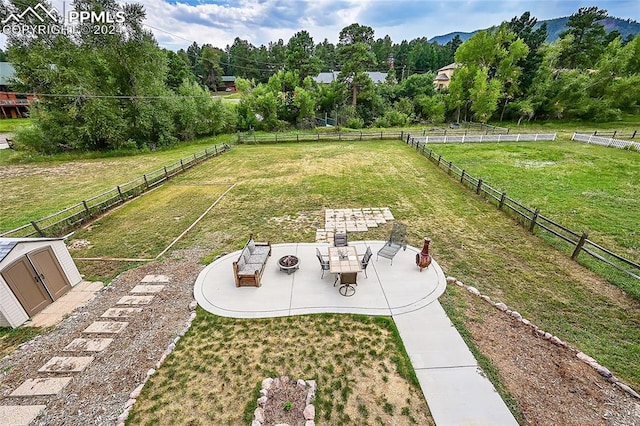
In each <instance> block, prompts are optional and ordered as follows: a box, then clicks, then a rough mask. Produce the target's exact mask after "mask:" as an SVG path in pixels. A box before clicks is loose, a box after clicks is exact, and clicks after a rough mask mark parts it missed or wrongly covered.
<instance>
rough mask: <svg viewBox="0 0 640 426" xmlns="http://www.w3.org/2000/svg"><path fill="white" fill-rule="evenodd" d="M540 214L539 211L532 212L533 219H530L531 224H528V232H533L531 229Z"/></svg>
mask: <svg viewBox="0 0 640 426" xmlns="http://www.w3.org/2000/svg"><path fill="white" fill-rule="evenodd" d="M539 214H540V209H537V208H536V211H534V212H533V217H532V218H531V224H529V232H533V228H535V226H536V221H537V220H538V215H539Z"/></svg>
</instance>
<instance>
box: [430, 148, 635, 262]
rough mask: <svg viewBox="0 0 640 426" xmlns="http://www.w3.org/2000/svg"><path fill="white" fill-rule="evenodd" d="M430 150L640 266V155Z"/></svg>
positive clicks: (564, 150) (563, 150)
mask: <svg viewBox="0 0 640 426" xmlns="http://www.w3.org/2000/svg"><path fill="white" fill-rule="evenodd" d="M430 147H431V149H432V150H434V152H436V153H437V154H440V155H442V156H443V158H446V160H447V161H453V163H454V164H456V165H457V166H458V167H460V168H462V169H465V170H466V172H468V173H470V174H471V175H473V176H474V177H476V178H482V180H483V181H484V182H486V183H487V184H489V185H491V186H492V187H493V188H495V189H497V190H498V191H500V192H502V191H504V192H506V193H507V194H508V195H509V196H510V197H511V198H513V199H515V200H518V201H520V202H521V203H522V204H524V205H526V206H529V207H530V208H539V209H540V214H542V215H544V216H546V217H547V218H550V219H552V220H553V221H555V222H558V223H561V224H563V225H565V226H566V227H568V228H569V229H572V230H574V231H575V232H577V233H582V232H583V231H587V232H588V233H589V238H590V239H591V240H593V241H595V242H597V243H599V244H600V245H602V246H604V247H607V248H609V249H610V250H612V251H614V252H617V253H619V254H621V255H623V256H625V257H627V258H629V259H631V260H633V261H635V262H640V232H639V229H638V223H639V222H640V197H639V196H638V183H639V182H640V153H638V152H633V151H626V150H620V149H615V148H607V147H602V146H598V145H589V144H583V143H577V142H562V141H561V142H535V143H517V144H516V143H509V144H504V143H502V144H501V143H483V144H447V145H444V144H443V145H440V144H433V145H430ZM516 176H517V179H515V178H514V177H516Z"/></svg>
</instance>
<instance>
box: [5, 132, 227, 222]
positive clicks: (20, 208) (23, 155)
mask: <svg viewBox="0 0 640 426" xmlns="http://www.w3.org/2000/svg"><path fill="white" fill-rule="evenodd" d="M230 138H232V137H231V136H224V137H216V138H205V139H202V140H200V141H199V142H198V143H193V144H189V145H179V146H176V147H173V148H167V149H163V150H157V151H153V152H143V153H137V154H135V155H134V154H133V153H129V155H127V156H123V157H115V156H114V154H113V153H102V154H101V153H89V154H73V155H71V154H60V155H57V156H53V157H48V156H41V155H35V154H30V153H28V152H24V151H23V152H14V151H12V150H8V149H6V150H0V194H2V198H3V201H4V202H3V203H1V204H0V232H1V231H8V230H11V229H14V228H17V227H19V226H21V225H24V224H26V223H29V222H30V221H32V220H36V219H40V218H43V217H45V216H47V215H49V214H52V213H55V212H57V211H60V210H62V209H63V208H65V207H68V206H70V205H73V204H76V203H79V202H81V201H82V200H84V199H87V198H90V197H92V196H94V195H98V194H100V193H102V192H105V191H108V190H111V189H113V188H115V187H116V186H117V185H121V184H124V183H126V182H129V181H131V180H133V179H135V178H138V177H140V176H142V175H143V174H145V173H148V172H151V171H153V170H156V169H159V168H161V167H162V166H164V165H167V164H170V163H174V162H176V161H179V160H180V159H181V158H184V157H187V156H189V155H192V154H194V153H196V152H200V151H202V150H204V149H205V148H207V147H209V146H211V145H213V144H215V143H220V142H228V141H229V139H230Z"/></svg>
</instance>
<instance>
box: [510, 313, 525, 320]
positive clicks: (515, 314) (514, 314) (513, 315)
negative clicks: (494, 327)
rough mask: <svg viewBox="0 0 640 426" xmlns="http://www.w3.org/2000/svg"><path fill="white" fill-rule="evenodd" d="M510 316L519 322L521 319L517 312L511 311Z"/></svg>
mask: <svg viewBox="0 0 640 426" xmlns="http://www.w3.org/2000/svg"><path fill="white" fill-rule="evenodd" d="M511 316H512V317H514V318H515V319H517V320H518V321H520V320H521V319H522V315H520V313H519V312H516V311H513V312H511Z"/></svg>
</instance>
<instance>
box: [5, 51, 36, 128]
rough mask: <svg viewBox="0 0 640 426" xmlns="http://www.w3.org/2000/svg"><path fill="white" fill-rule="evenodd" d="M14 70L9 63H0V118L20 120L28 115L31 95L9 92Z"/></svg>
mask: <svg viewBox="0 0 640 426" xmlns="http://www.w3.org/2000/svg"><path fill="white" fill-rule="evenodd" d="M14 75H15V70H14V68H13V66H12V65H11V64H10V63H9V62H0V118H20V117H26V116H28V115H29V103H30V101H31V100H32V99H33V96H31V95H24V94H20V93H14V92H12V91H10V90H9V88H10V87H9V86H10V84H11V79H12V78H13V76H14Z"/></svg>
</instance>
